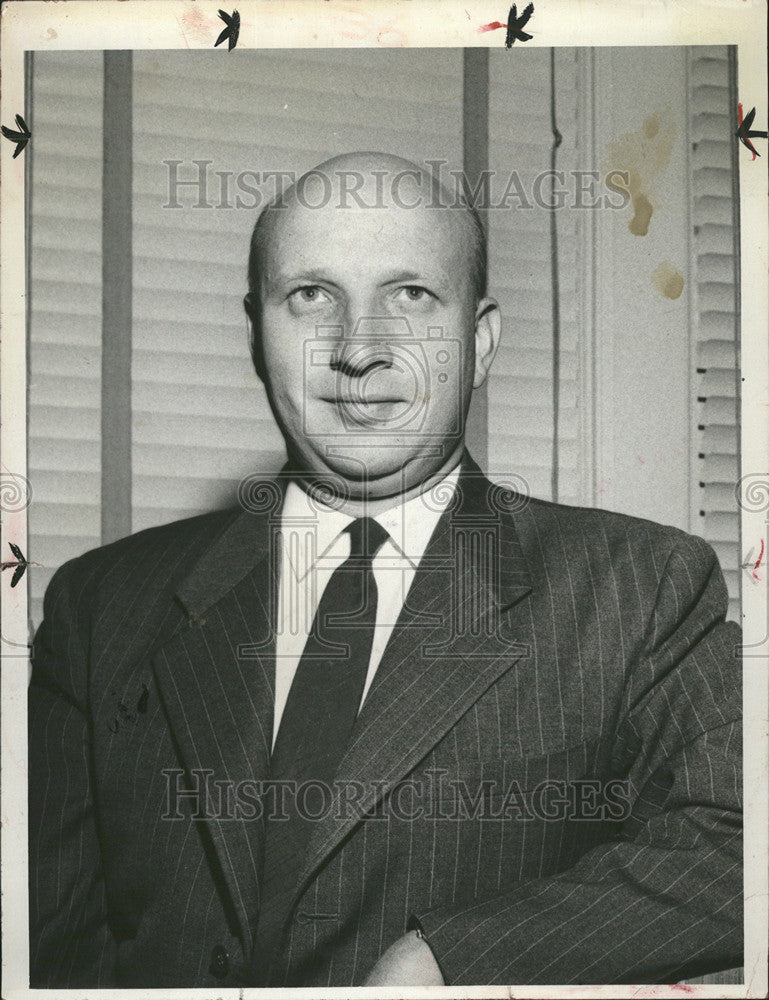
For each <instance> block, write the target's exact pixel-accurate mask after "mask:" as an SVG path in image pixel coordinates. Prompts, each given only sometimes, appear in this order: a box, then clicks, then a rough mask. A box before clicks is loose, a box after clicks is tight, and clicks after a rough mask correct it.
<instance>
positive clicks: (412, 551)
mask: <svg viewBox="0 0 769 1000" xmlns="http://www.w3.org/2000/svg"><path fill="white" fill-rule="evenodd" d="M458 479H459V466H458V465H457V466H456V467H455V468H454V469H453V470H452V471H451V472H450V473H449V474H448V475H446V476H444V478H443V479H441V480H440V482H438V483H436V484H435V485H433V486H431V487H430V489H429V490H427V491H426V492H425V493H420V494H418V495H417V496H415V497H412V498H411V499H410V500H408V501H406V503H400V502H399V503H396V504H395V506H393V507H390V508H389V510H385V511H382V512H381V513H380V514H377V515H376V517H375V520H376V521H378V522H379V524H381V525H382V527H383V528H384V529H385V530H386V531H387V533H388V535H389V536H390V537H389V539H388V540H387V541H386V542H385V544H384V545H383V546H382V549H381V550H380V554H381V555H382V556H387V557H389V558H391V559H396V560H398V561H401V562H402V561H405V562H407V563H408V564H409V565H410V566H411V568H412V569H416V568H417V567H418V566H419V563H420V560H421V559H422V556H423V555H424V553H425V549H426V548H427V545H428V543H429V541H430V537H431V536H432V533H433V531H434V530H435V526H436V525H437V524H438V521H439V520H440V518H441V515H442V514H443V512H444V511H445V510H446V508H447V507H448V505H449V504H450V503H451V500H452V498H453V496H454V493H455V492H456V488H457V481H458ZM353 520H354V518H352V517H351V516H350V515H349V514H343V513H341V511H338V510H334V509H333V508H332V507H327V506H325V504H321V503H319V502H318V501H317V500H310V497H309V496H308V495H307V493H305V491H304V490H303V489H302V488H301V487H300V486H299V485H298V484H297V483H296V482H295V481H294V480H291V482H290V483H289V484H288V487H287V488H286V496H285V500H284V502H283V510H282V513H281V531H282V534H283V554H284V559H288V562H289V564H290V565H291V566H292V567H293V569H294V573H295V575H296V578H297V579H298V580H302V579H304V577H305V576H306V575H307V573H308V572H309V571H310V569H311V568H312V567H313V566H314V565H315V563H316V562H317V561H318V560H319V559H320V558H321V557H322V556H324V555H329V554H331V552H332V551H333V550H334V548H335V546H336V544H337V540H338V539H339V538H340V536H341V534H342V532H343V531H344V529H345V528H346V527H347V525H348V524H351V523H352V521H353ZM309 528H313V529H314V531H312V532H310V536H311V538H312V539H313V544H310V546H307V545H306V544H295V543H294V541H293V539H292V538H291V535H292V534H293V532H292V529H299V531H300V536H304V535H306V533H307V532H308V529H309Z"/></svg>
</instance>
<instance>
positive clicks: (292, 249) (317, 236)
mask: <svg viewBox="0 0 769 1000" xmlns="http://www.w3.org/2000/svg"><path fill="white" fill-rule="evenodd" d="M272 211H273V212H274V218H273V220H272V222H273V225H272V226H271V230H272V231H271V233H270V236H269V239H268V247H267V255H268V257H274V258H275V259H276V260H280V261H284V260H287V259H291V258H294V257H296V256H299V257H302V258H303V259H306V260H308V261H310V260H312V261H318V260H324V259H327V258H329V257H333V256H335V255H336V254H341V255H344V254H348V255H352V256H356V255H359V254H361V253H368V254H374V255H375V256H376V258H377V259H378V260H380V261H382V262H383V263H384V262H386V261H387V260H389V259H391V258H392V259H398V260H419V259H420V258H424V257H425V256H426V255H427V256H429V257H434V258H435V259H436V263H437V262H439V261H441V260H444V261H448V260H451V259H453V258H455V257H457V256H459V255H462V254H464V253H465V252H466V244H467V232H466V227H465V226H463V225H462V224H461V222H460V220H456V222H455V223H454V224H452V220H451V219H450V218H448V214H449V213H450V212H451V209H449V208H445V207H444V208H439V209H429V208H426V207H424V206H419V207H415V208H409V207H405V206H399V205H396V204H386V205H383V206H378V207H361V206H357V205H356V206H354V207H353V206H350V207H340V206H339V205H324V206H322V207H319V208H317V209H313V208H309V207H306V206H303V205H298V204H288V205H287V206H286V207H285V208H275V209H272ZM454 214H456V212H455V213H454Z"/></svg>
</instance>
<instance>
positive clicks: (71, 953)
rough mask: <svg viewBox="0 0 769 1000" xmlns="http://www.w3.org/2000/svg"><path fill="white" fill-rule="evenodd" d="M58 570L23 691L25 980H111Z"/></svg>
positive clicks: (77, 662)
mask: <svg viewBox="0 0 769 1000" xmlns="http://www.w3.org/2000/svg"><path fill="white" fill-rule="evenodd" d="M72 568H73V564H71V563H70V564H67V565H66V566H64V567H62V569H61V570H59V572H58V573H57V574H56V576H55V577H54V579H53V580H52V581H51V584H50V586H49V588H48V591H47V593H46V598H45V613H44V621H43V624H42V625H41V626H40V628H39V630H38V633H37V635H36V636H35V642H34V649H33V658H32V681H31V684H30V689H29V909H30V980H31V985H32V986H33V987H53V986H64V985H66V986H69V987H76V986H90V987H95V986H112V985H116V984H115V983H114V982H113V969H114V964H115V952H116V945H115V941H114V938H113V936H112V934H111V932H110V929H109V925H108V922H107V902H106V896H105V888H104V882H103V879H102V876H101V863H100V850H99V840H98V835H97V830H96V822H95V817H94V803H93V786H92V778H91V760H90V754H91V750H90V735H89V722H88V717H87V710H86V705H87V683H88V681H87V676H88V667H87V660H86V653H85V650H84V648H83V645H84V644H83V641H82V640H81V639H80V637H79V636H78V633H77V628H76V625H75V620H74V607H73V605H74V603H75V600H76V597H77V594H76V593H75V592H74V587H72V585H71V584H70V582H69V577H70V575H71V570H72Z"/></svg>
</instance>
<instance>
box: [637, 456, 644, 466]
mask: <svg viewBox="0 0 769 1000" xmlns="http://www.w3.org/2000/svg"><path fill="white" fill-rule="evenodd" d="M636 458H637V459H638V461H639V462H640V463H641V465H646V462H645V460H644V459H643V458H641V456H640V455H636Z"/></svg>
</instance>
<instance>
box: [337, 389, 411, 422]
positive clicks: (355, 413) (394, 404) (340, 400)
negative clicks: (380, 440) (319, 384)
mask: <svg viewBox="0 0 769 1000" xmlns="http://www.w3.org/2000/svg"><path fill="white" fill-rule="evenodd" d="M321 399H322V400H323V402H324V403H329V404H330V405H332V406H334V407H335V408H336V409H337V410H338V411H339V412H340V414H341V415H342V416H343V417H344V418H345V420H347V421H352V422H354V423H358V424H364V425H365V424H371V423H380V422H384V421H387V420H391V419H392V418H393V417H394V416H397V415H399V414H401V413H402V412H403V410H404V409H405V408H406V407H408V405H409V401H408V400H407V399H404V397H403V396H392V395H385V394H379V393H376V394H373V393H372V394H367V395H365V396H359V395H356V394H354V393H345V394H340V395H334V396H322V397H321Z"/></svg>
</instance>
